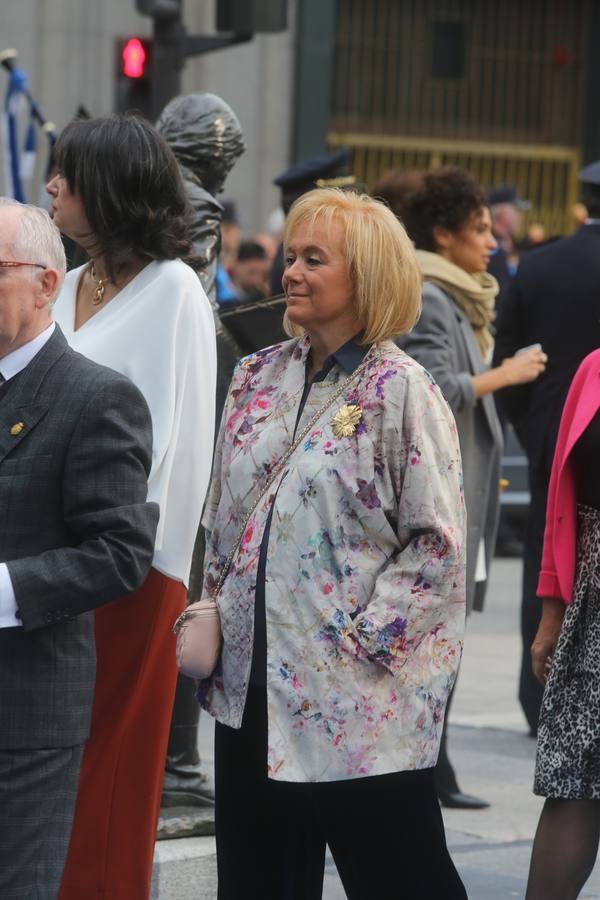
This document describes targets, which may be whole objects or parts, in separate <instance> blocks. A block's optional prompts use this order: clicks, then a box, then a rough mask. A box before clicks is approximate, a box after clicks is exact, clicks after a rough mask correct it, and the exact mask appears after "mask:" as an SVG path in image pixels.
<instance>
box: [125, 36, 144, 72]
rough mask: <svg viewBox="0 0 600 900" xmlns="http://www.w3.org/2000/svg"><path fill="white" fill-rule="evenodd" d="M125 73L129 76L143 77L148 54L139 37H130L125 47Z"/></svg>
mask: <svg viewBox="0 0 600 900" xmlns="http://www.w3.org/2000/svg"><path fill="white" fill-rule="evenodd" d="M121 56H122V58H123V75H127V77H128V78H143V77H144V74H145V73H144V67H145V65H146V59H147V54H146V51H145V49H144V45H143V44H142V42H141V41H140V39H139V38H129V40H128V41H127V42H126V44H125V46H124V47H123V52H122V54H121Z"/></svg>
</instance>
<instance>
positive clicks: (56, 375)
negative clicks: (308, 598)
mask: <svg viewBox="0 0 600 900" xmlns="http://www.w3.org/2000/svg"><path fill="white" fill-rule="evenodd" d="M64 273H65V257H64V252H63V249H62V244H61V241H60V236H59V232H58V230H57V229H56V228H55V226H54V225H53V224H52V222H51V221H50V219H49V218H48V216H47V214H46V213H45V212H43V211H42V210H39V209H36V208H34V207H29V206H23V205H21V204H18V203H15V201H9V200H5V199H0V511H1V512H0V516H1V519H0V521H1V526H0V897H1V898H2V900H13V898H25V897H28V898H29V897H36V898H38V900H55V898H56V896H57V894H58V889H59V884H60V878H61V874H62V869H63V865H64V861H65V857H66V852H67V847H68V841H69V834H70V829H71V822H72V817H73V810H74V804H75V795H76V789H77V781H78V777H79V768H80V763H81V756H82V750H83V744H84V742H85V740H86V738H87V736H88V731H89V724H90V714H91V705H92V694H93V687H94V671H95V654H94V632H93V627H94V626H93V616H92V614H91V611H92V610H93V609H94V608H95V607H97V606H99V605H101V604H103V603H108V602H109V601H112V600H116V599H117V598H119V597H124V595H126V594H128V593H129V592H130V591H133V590H135V589H137V588H138V587H139V586H140V585H141V584H142V582H143V580H144V578H145V576H146V574H147V572H148V570H149V568H150V563H151V560H152V553H153V545H154V535H155V531H156V525H157V521H158V509H157V507H156V505H155V504H152V503H147V502H146V490H147V476H148V472H149V470H150V460H151V451H152V429H151V421H150V414H149V411H148V408H147V406H146V403H145V401H144V398H143V397H142V395H141V394H140V393H139V391H138V390H137V388H135V387H134V386H133V385H132V384H131V383H130V382H129V381H128V380H127V379H126V378H124V377H123V376H121V375H119V374H117V373H115V372H113V371H111V370H110V369H106V368H103V367H102V366H98V365H97V364H95V363H93V362H90V361H89V360H87V359H85V358H84V357H83V356H80V355H79V354H78V353H75V352H74V351H73V350H71V349H70V348H69V347H68V345H67V342H66V340H65V339H64V337H63V335H62V333H61V331H60V329H59V328H58V327H57V326H56V325H55V324H54V323H53V321H52V316H51V304H52V301H53V299H54V297H55V296H56V294H57V293H58V290H59V288H60V285H61V282H62V279H63V276H64ZM120 602H127V599H126V597H124V599H123V601H120Z"/></svg>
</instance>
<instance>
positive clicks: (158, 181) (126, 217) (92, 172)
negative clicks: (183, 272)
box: [55, 115, 192, 280]
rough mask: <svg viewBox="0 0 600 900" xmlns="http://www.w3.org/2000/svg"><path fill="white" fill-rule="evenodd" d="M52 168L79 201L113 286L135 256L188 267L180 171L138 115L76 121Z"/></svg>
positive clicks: (64, 134)
mask: <svg viewBox="0 0 600 900" xmlns="http://www.w3.org/2000/svg"><path fill="white" fill-rule="evenodd" d="M55 160H56V168H57V170H58V171H59V172H60V173H61V175H63V176H64V177H65V178H66V180H67V183H68V185H69V188H70V190H71V192H72V193H74V194H78V195H79V197H80V198H81V201H82V203H83V208H84V211H85V215H86V218H87V221H88V222H89V225H90V229H91V232H92V234H91V237H93V239H94V241H95V242H97V246H98V251H97V252H99V253H102V254H103V256H104V260H105V264H106V268H107V270H108V273H109V276H110V277H111V278H112V279H113V280H114V278H115V276H116V273H117V272H118V271H119V269H120V268H121V267H122V266H123V265H124V264H126V263H127V262H129V261H130V260H131V258H132V257H133V256H137V257H140V258H141V259H145V260H148V261H150V260H154V259H156V260H165V259H175V258H177V257H179V258H182V259H184V260H188V261H189V260H190V259H191V254H192V250H191V244H190V241H189V239H188V237H187V234H188V220H187V204H186V197H185V191H184V187H183V182H182V180H181V175H180V172H179V166H178V164H177V160H176V159H175V156H174V155H173V152H172V151H171V149H170V148H169V146H168V145H167V143H166V141H165V140H164V138H162V137H161V136H160V135H159V133H158V132H157V131H156V129H155V128H153V127H152V125H151V124H150V123H149V122H147V121H145V120H144V119H142V118H138V117H136V116H133V115H115V116H106V117H102V118H97V119H87V120H86V119H76V120H74V121H73V122H71V123H70V124H69V125H67V127H66V128H65V129H64V131H63V132H62V134H61V135H60V137H59V139H58V141H57V143H56V147H55ZM93 249H94V248H93V246H92V254H93Z"/></svg>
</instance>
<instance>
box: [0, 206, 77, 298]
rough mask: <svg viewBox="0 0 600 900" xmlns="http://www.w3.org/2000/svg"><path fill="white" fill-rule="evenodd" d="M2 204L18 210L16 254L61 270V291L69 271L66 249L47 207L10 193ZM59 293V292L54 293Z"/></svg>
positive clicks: (59, 280) (58, 286)
mask: <svg viewBox="0 0 600 900" xmlns="http://www.w3.org/2000/svg"><path fill="white" fill-rule="evenodd" d="M1 206H13V207H16V208H17V209H18V210H19V213H20V216H19V226H18V228H17V233H16V235H15V238H14V240H13V243H12V251H13V254H14V257H15V259H16V260H18V261H19V262H31V263H40V264H41V265H43V266H45V267H46V268H50V269H56V270H57V271H58V276H59V277H58V284H57V287H56V294H58V292H59V290H60V288H61V286H62V283H63V280H64V277H65V273H66V271H67V261H66V258H65V250H64V247H63V243H62V240H61V237H60V231H59V230H58V228H57V227H56V225H55V224H54V223H53V222H52V219H51V218H50V216H49V215H48V213H47V212H46V210H45V209H41V208H40V207H39V206H30V205H29V204H27V203H19V202H18V200H13V199H12V198H10V197H0V207H1ZM55 296H56V295H55Z"/></svg>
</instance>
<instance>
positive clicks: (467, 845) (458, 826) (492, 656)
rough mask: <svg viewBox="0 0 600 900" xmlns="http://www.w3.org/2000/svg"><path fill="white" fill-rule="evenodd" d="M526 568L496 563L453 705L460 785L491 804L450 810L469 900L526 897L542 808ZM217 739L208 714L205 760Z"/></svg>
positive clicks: (593, 891)
mask: <svg viewBox="0 0 600 900" xmlns="http://www.w3.org/2000/svg"><path fill="white" fill-rule="evenodd" d="M520 568H521V567H520V563H518V562H515V561H513V560H503V559H497V560H495V561H494V567H493V570H492V586H491V590H490V594H489V596H488V602H487V608H486V611H485V612H484V613H482V614H474V615H473V616H471V617H470V620H469V624H468V634H467V640H466V646H465V654H464V658H463V666H462V670H461V675H460V680H459V684H458V688H457V693H456V698H455V701H454V706H453V717H452V723H453V724H452V728H451V730H450V751H451V756H452V760H453V762H454V765H455V767H456V769H457V772H458V775H459V780H460V784H461V787H462V788H463V790H465V791H468V792H470V793H474V794H477V795H478V796H481V797H485V798H486V799H487V800H489V801H490V803H491V807H490V808H489V809H487V810H481V811H479V812H472V813H469V812H465V811H462V810H445V811H444V819H445V822H446V828H447V835H448V843H449V846H450V850H451V853H452V855H453V858H454V860H455V862H456V864H457V866H458V869H459V871H460V873H461V875H462V878H463V880H464V882H465V885H466V887H467V891H468V895H469V898H470V900H505V898H511V897H518V898H523V896H524V892H525V884H526V880H527V870H528V866H529V857H530V852H531V841H532V839H533V835H534V832H535V827H536V824H537V819H538V815H539V810H540V807H541V800H540V799H539V798H537V797H534V795H533V794H532V793H531V783H532V776H533V763H534V754H535V742H534V741H533V740H532V739H531V738H530V737H529V736H528V734H527V729H526V726H525V720H524V718H523V716H522V714H521V711H520V707H519V705H518V703H517V700H516V682H517V670H518V658H519V642H518V638H517V633H518V607H519V579H520ZM211 735H212V723H211V722H210V720H209V719H208V717H206V716H204V717H203V723H202V734H201V738H200V742H201V748H202V751H203V753H204V756H205V758H206V760H207V762H208V761H209V760H210V761H211V762H212V742H211ZM169 843H177V842H169ZM325 881H326V888H325V892H324V895H323V896H324V900H344V897H345V894H344V892H343V889H342V887H341V885H340V882H339V879H338V877H337V873H336V871H335V866H334V864H333V862H332V861H331V860H330V861H329V863H328V867H327V874H326V879H325ZM591 898H594V900H600V865H597V866H596V869H595V871H594V874H593V875H592V877H591V879H590V881H589V882H588V885H587V886H586V888H585V890H584V892H583V894H582V896H581V900H591ZM432 900H434V898H432Z"/></svg>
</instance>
